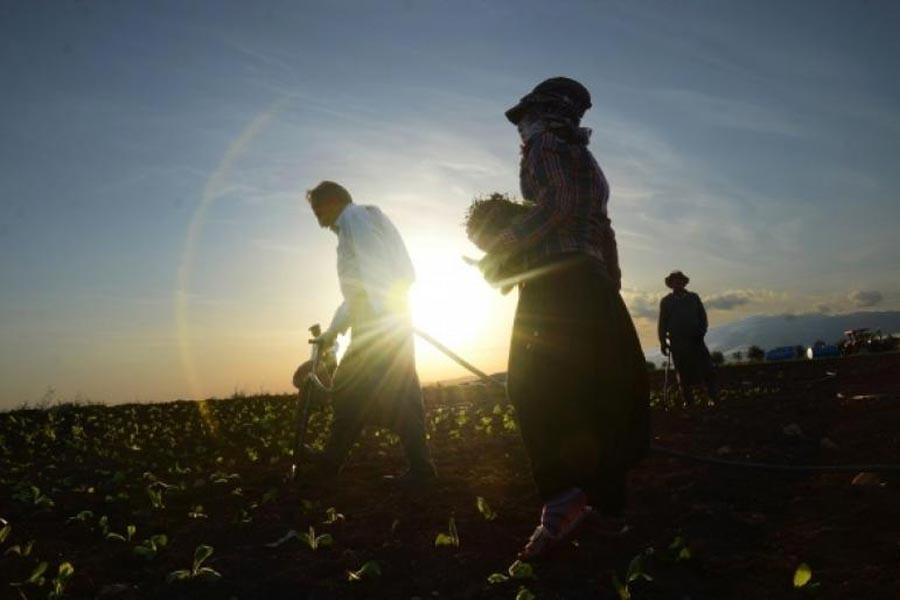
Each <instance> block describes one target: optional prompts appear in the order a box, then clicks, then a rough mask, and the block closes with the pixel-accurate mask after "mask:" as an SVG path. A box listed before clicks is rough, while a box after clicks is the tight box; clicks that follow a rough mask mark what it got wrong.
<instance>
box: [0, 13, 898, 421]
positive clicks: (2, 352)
mask: <svg viewBox="0 0 900 600" xmlns="http://www.w3.org/2000/svg"><path fill="white" fill-rule="evenodd" d="M898 30H900V5H897V4H896V3H893V2H887V1H885V2H867V3H850V2H792V3H780V2H757V3H745V2H678V3H672V2H553V3H547V2H452V3H451V2H417V1H407V2H381V3H374V2H372V3H358V2H352V3H349V2H345V3H342V2H321V3H313V2H305V3H297V2H284V3H276V2H260V3H248V2H231V3H228V2H214V3H213V2H209V3H200V2H195V3H185V2H159V3H153V4H152V5H151V4H144V3H116V2H58V3H33V2H24V1H22V2H17V1H6V2H3V3H2V4H0V72H2V82H3V86H2V87H3V93H2V94H0V281H2V287H0V335H2V346H0V407H10V406H15V405H18V404H21V403H22V402H24V401H35V400H37V399H39V398H41V397H42V396H43V395H44V394H45V392H46V390H47V389H48V387H52V388H53V389H55V390H56V394H57V397H62V398H72V397H75V396H76V395H79V394H80V395H81V396H82V397H87V398H91V399H95V400H99V401H109V402H123V401H134V400H139V401H145V400H165V399H171V398H175V397H201V396H206V395H219V396H221V395H226V394H230V393H231V392H233V391H235V390H243V391H246V392H248V393H252V392H255V391H258V390H261V389H264V390H268V391H276V392H277V391H284V390H287V389H288V382H289V375H290V372H291V371H292V369H293V367H294V366H295V365H296V363H297V362H298V361H300V360H301V359H302V358H303V355H304V354H305V353H306V349H305V348H304V340H305V336H304V330H305V327H306V326H307V325H308V324H310V323H312V322H315V321H327V320H328V318H329V317H330V314H331V311H332V310H333V308H334V306H335V305H336V303H337V302H338V300H339V296H338V289H337V280H336V275H335V273H334V244H335V240H334V237H333V235H331V234H330V233H328V232H326V231H322V230H320V229H319V228H318V227H317V225H316V223H315V221H314V220H313V219H312V216H311V214H310V213H309V210H308V208H307V207H306V204H305V202H304V200H303V192H304V190H305V189H307V188H309V187H311V186H312V185H314V184H315V183H316V182H317V181H319V180H320V179H323V178H330V179H336V180H338V181H341V182H343V183H344V184H345V185H346V186H347V187H348V188H349V189H350V190H351V192H352V193H353V194H354V195H355V197H356V198H357V200H358V201H360V202H363V203H375V204H378V205H380V206H381V207H382V208H383V209H384V210H385V212H387V213H388V215H389V216H391V217H392V218H393V219H394V220H395V222H396V223H397V224H398V226H399V227H400V229H401V232H402V233H403V234H404V236H405V237H406V239H407V242H408V245H409V246H410V249H411V251H412V252H413V255H414V256H413V258H414V261H415V262H416V264H417V268H418V271H419V279H420V281H419V287H420V288H421V289H420V291H419V292H417V293H418V294H419V296H420V303H422V302H425V301H427V302H428V303H429V305H430V306H432V308H431V310H430V313H429V311H428V310H425V311H424V312H422V313H420V314H421V316H422V318H423V319H424V320H425V321H426V323H422V325H423V326H425V325H430V326H432V328H435V327H436V328H437V330H438V331H437V332H439V333H444V332H441V331H440V330H441V325H442V323H440V322H436V319H435V317H434V314H435V313H436V312H438V309H440V310H443V311H445V312H447V313H450V312H454V311H455V312H456V313H458V312H459V311H460V307H461V306H462V307H463V308H464V310H465V311H466V314H465V315H463V316H462V317H454V318H453V319H449V320H448V323H453V324H454V326H453V327H450V328H448V329H447V331H446V332H445V336H449V337H450V338H451V339H450V341H451V342H454V343H455V344H456V345H457V347H458V349H459V350H460V351H461V352H463V353H465V354H466V355H467V357H469V358H470V359H471V360H472V361H473V362H477V363H478V364H480V365H482V366H483V367H484V368H486V369H488V370H499V369H502V368H503V365H504V363H505V350H506V347H507V339H508V336H509V323H510V321H511V311H512V308H513V306H514V297H513V296H514V295H513V296H511V297H506V298H500V297H499V296H497V295H496V294H494V293H493V292H491V291H490V290H487V289H485V288H484V287H483V286H479V283H478V280H477V275H476V274H474V273H469V272H467V271H465V269H464V268H463V267H461V266H460V261H459V260H458V256H459V254H461V253H469V254H474V253H475V250H474V248H472V247H471V246H469V245H468V243H467V242H466V240H465V239H464V234H463V231H462V228H461V227H460V226H459V223H460V221H461V219H462V216H463V214H464V211H465V207H466V205H467V204H468V202H469V201H470V200H471V198H472V197H473V196H475V195H478V194H485V193H489V192H491V191H495V190H497V191H507V192H512V193H516V192H517V180H518V179H517V165H518V140H517V137H516V133H515V130H514V129H513V128H512V127H511V126H510V125H509V124H508V123H507V122H506V121H505V120H504V119H503V116H502V113H503V111H504V110H505V109H506V108H508V107H509V106H510V105H511V104H513V103H514V102H515V101H516V100H517V99H518V98H519V97H520V96H522V95H523V94H524V93H525V92H527V91H528V90H529V89H530V88H531V87H532V86H533V85H535V84H536V83H537V82H538V81H540V80H541V79H543V78H545V77H549V76H554V75H568V76H571V77H575V78H577V79H579V80H581V81H582V82H583V83H584V84H585V85H586V86H587V87H588V88H589V89H590V90H591V91H592V93H593V96H594V108H593V109H592V110H591V111H589V113H588V114H587V116H586V118H585V125H587V126H589V127H591V128H593V130H594V135H593V141H592V149H593V151H594V153H595V155H596V157H597V159H598V161H599V162H600V164H601V166H603V168H604V170H605V171H606V173H607V176H608V178H609V179H610V182H611V186H612V196H611V202H610V216H611V218H612V220H613V224H614V226H615V227H616V230H617V233H618V237H619V244H620V254H621V256H622V266H623V270H624V273H625V275H624V286H625V288H626V289H625V290H624V291H623V295H624V296H625V298H626V300H627V301H628V302H629V305H630V306H631V308H632V312H633V314H634V315H635V317H636V319H637V323H638V327H639V329H640V331H641V332H642V336H643V340H644V343H645V347H646V349H647V350H651V349H652V348H653V345H654V344H653V336H652V326H653V318H654V312H655V305H656V302H657V301H658V298H659V296H660V294H661V293H663V291H664V288H663V287H662V277H663V276H664V275H665V274H666V273H667V272H668V271H670V270H672V269H674V268H680V269H683V270H684V271H686V272H687V273H688V274H689V275H691V277H692V279H693V282H692V287H693V288H694V289H696V290H697V291H699V292H701V293H702V294H703V295H704V297H706V298H707V299H708V303H709V304H710V305H711V306H712V307H713V308H712V310H711V319H712V321H713V324H717V323H719V324H721V323H726V322H728V321H731V320H734V319H736V318H739V317H741V316H746V315H748V314H755V313H773V314H777V313H782V312H812V311H819V312H846V311H850V310H857V309H860V308H862V309H867V308H876V309H892V308H898V307H900V286H898V284H897V281H900V263H898V258H900V238H898V236H897V234H896V229H897V223H898V221H900V202H898V189H900V78H898V77H896V71H897V68H898V64H900V36H898V35H897V33H896V32H897V31H898ZM447 273H451V275H447V276H446V277H445V276H444V274H447ZM461 289H464V290H465V293H462V292H460V290H461ZM462 295H465V301H464V302H463V301H462V300H460V298H461V296H462ZM442 303H445V304H442ZM435 306H436V307H437V308H434V307H435ZM460 323H464V325H461V324H460ZM463 330H465V331H463ZM435 334H436V335H437V333H435ZM454 334H458V335H454ZM420 371H421V373H422V376H423V379H426V380H428V379H435V378H440V377H452V376H455V375H459V374H460V373H459V371H458V370H456V369H455V367H454V366H453V365H452V364H449V363H447V361H443V360H442V359H441V358H440V357H439V356H437V355H435V354H433V353H430V352H429V351H427V350H426V349H424V348H422V349H421V354H420Z"/></svg>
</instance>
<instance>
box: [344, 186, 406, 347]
mask: <svg viewBox="0 0 900 600" xmlns="http://www.w3.org/2000/svg"><path fill="white" fill-rule="evenodd" d="M333 228H334V229H335V230H336V231H337V235H338V247H337V270H338V279H339V280H340V285H341V294H342V295H343V297H344V301H343V303H342V304H341V305H340V307H338V309H337V311H335V313H334V318H332V320H331V325H330V326H329V329H330V330H331V331H334V332H336V333H343V332H345V331H346V330H347V329H348V328H349V327H350V326H351V325H353V324H354V322H358V321H359V320H360V319H383V318H387V317H397V318H405V317H407V316H408V307H407V301H406V296H407V292H408V290H409V286H410V285H411V284H412V283H413V281H415V271H414V270H413V265H412V261H411V260H410V258H409V253H408V252H407V251H406V246H405V245H404V243H403V239H402V238H401V237H400V233H399V232H398V231H397V228H396V227H394V224H393V223H391V221H390V220H389V219H388V218H387V217H386V216H385V214H384V213H383V212H381V210H380V209H379V208H378V207H376V206H362V205H359V204H353V203H350V204H348V205H347V206H346V207H344V210H343V211H342V212H341V214H340V216H339V217H338V219H337V221H335V224H334V226H333Z"/></svg>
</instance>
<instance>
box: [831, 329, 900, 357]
mask: <svg viewBox="0 0 900 600" xmlns="http://www.w3.org/2000/svg"><path fill="white" fill-rule="evenodd" d="M838 347H839V348H840V350H841V354H844V355H847V354H863V353H868V352H892V351H894V350H896V349H897V348H898V347H900V339H897V338H895V337H894V336H892V335H884V334H883V333H881V330H880V329H876V330H874V331H872V330H871V329H869V328H867V327H863V328H860V329H850V330H849V331H845V332H844V339H842V340H841V341H840V342H838Z"/></svg>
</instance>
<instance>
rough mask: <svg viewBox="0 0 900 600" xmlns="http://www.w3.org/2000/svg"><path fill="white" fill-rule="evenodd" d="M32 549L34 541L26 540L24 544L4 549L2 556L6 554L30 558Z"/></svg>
mask: <svg viewBox="0 0 900 600" xmlns="http://www.w3.org/2000/svg"><path fill="white" fill-rule="evenodd" d="M33 547H34V540H28V541H27V542H25V544H15V545H12V546H10V547H9V548H7V549H6V551H5V552H4V553H3V555H4V556H6V555H7V554H17V555H19V556H30V555H31V549H32V548H33Z"/></svg>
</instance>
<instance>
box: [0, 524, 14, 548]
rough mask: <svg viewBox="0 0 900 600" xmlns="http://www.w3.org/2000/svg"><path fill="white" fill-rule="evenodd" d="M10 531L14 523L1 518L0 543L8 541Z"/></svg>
mask: <svg viewBox="0 0 900 600" xmlns="http://www.w3.org/2000/svg"><path fill="white" fill-rule="evenodd" d="M10 531H12V525H10V524H9V522H8V521H7V520H6V519H3V518H0V544H2V543H3V542H5V541H6V538H8V537H9V532H10Z"/></svg>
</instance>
